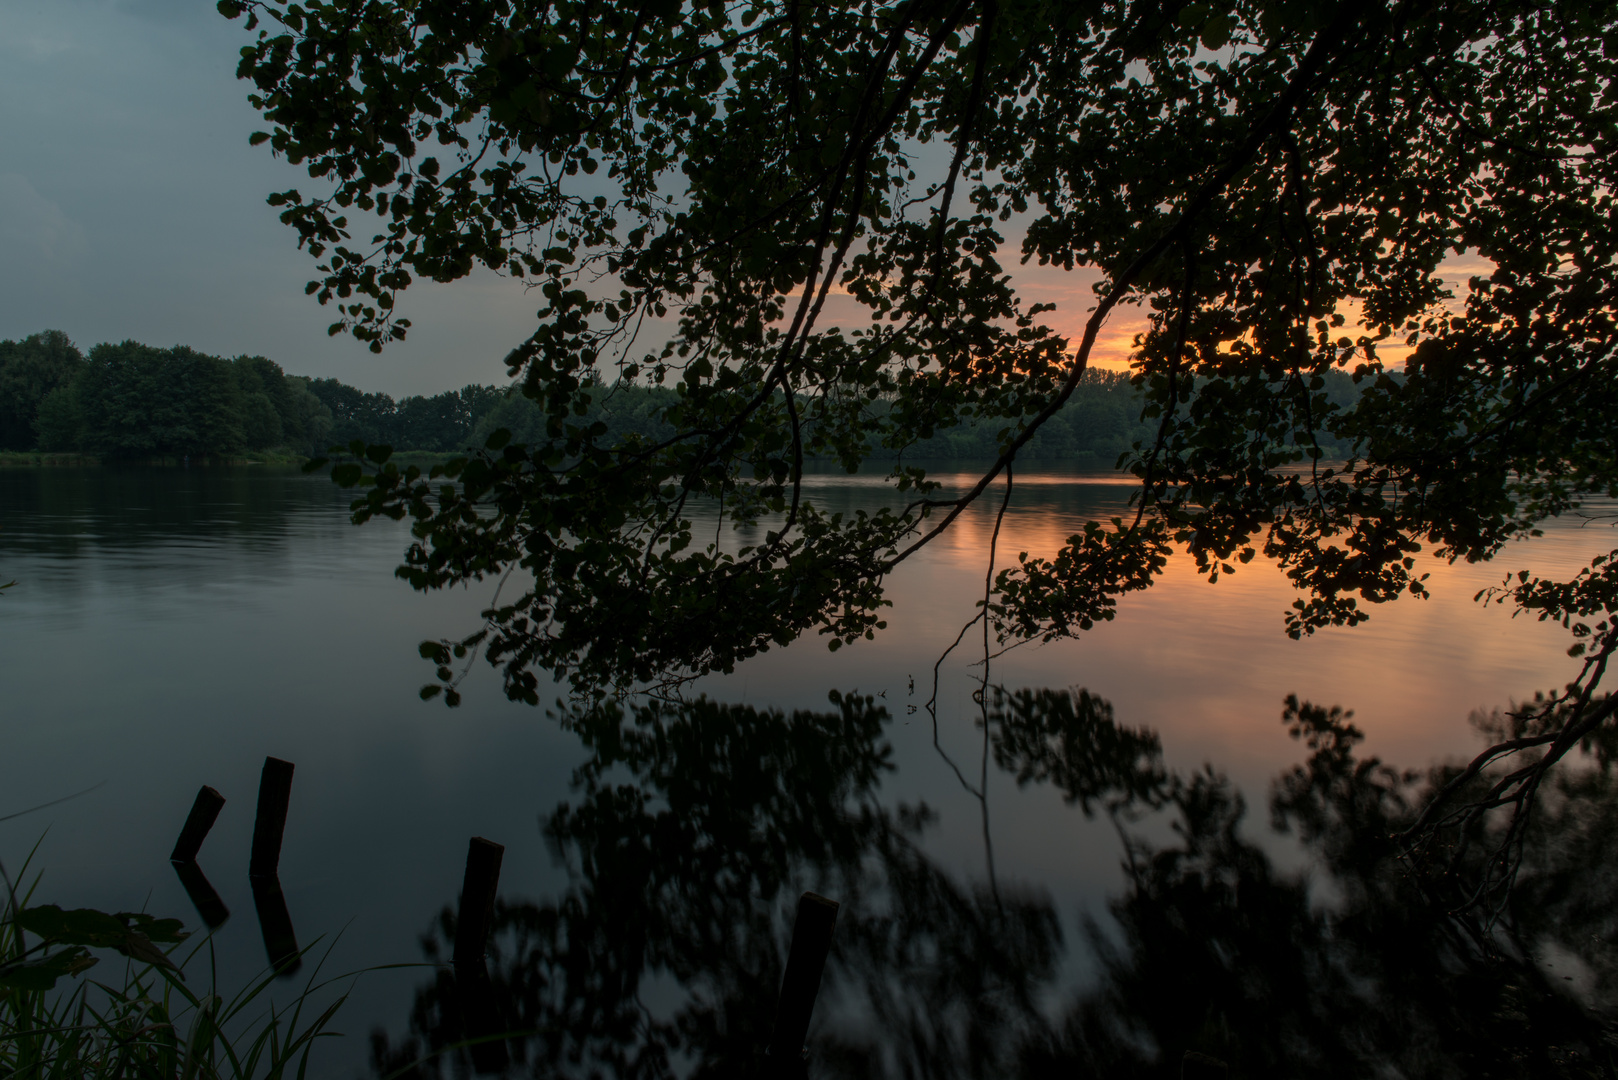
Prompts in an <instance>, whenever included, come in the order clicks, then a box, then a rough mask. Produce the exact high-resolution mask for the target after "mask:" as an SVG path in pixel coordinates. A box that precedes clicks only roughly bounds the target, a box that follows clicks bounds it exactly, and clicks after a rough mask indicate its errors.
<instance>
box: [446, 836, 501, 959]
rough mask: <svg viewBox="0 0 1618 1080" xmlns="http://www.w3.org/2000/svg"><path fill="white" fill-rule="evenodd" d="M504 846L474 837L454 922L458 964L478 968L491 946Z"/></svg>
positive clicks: (469, 850) (470, 846)
mask: <svg viewBox="0 0 1618 1080" xmlns="http://www.w3.org/2000/svg"><path fill="white" fill-rule="evenodd" d="M505 853H506V849H505V847H504V846H503V845H501V844H497V843H495V842H494V841H493V840H485V839H483V837H481V836H474V837H472V842H471V844H470V845H468V847H467V851H466V876H465V878H464V879H463V881H462V883H461V910H460V915H459V917H458V918H457V919H456V920H455V957H454V958H455V963H456V965H461V964H476V963H477V962H478V961H480V960H482V959H483V954H484V952H485V951H486V950H487V948H488V944H489V927H490V924H491V923H493V922H494V894H495V892H496V891H497V890H498V889H499V886H500V860H501V857H502V856H504V855H505Z"/></svg>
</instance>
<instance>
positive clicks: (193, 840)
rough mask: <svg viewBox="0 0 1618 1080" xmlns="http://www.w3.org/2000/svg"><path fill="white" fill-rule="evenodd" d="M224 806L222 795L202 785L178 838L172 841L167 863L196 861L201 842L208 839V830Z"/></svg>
mask: <svg viewBox="0 0 1618 1080" xmlns="http://www.w3.org/2000/svg"><path fill="white" fill-rule="evenodd" d="M224 805H225V797H224V796H223V795H221V794H219V792H217V791H215V790H214V789H213V788H211V787H209V786H208V785H207V784H203V785H202V790H200V791H198V792H197V798H196V801H195V802H193V803H192V804H191V813H190V814H188V815H186V819H185V827H184V828H182V829H181V830H180V838H179V839H178V840H176V841H174V852H173V853H172V854H171V855H169V862H192V861H194V860H195V859H196V857H197V852H198V851H200V850H201V848H202V842H203V840H205V839H207V837H208V830H209V829H211V828H213V823H214V822H215V821H216V820H217V819H218V818H219V808H220V807H222V806H224Z"/></svg>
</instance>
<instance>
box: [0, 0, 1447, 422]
mask: <svg viewBox="0 0 1618 1080" xmlns="http://www.w3.org/2000/svg"><path fill="white" fill-rule="evenodd" d="M247 40H248V35H247V31H246V30H245V29H244V24H243V22H242V21H240V20H237V21H230V20H227V19H225V18H223V17H222V16H220V15H219V13H218V12H217V10H216V9H215V7H214V4H213V2H212V0H0V338H18V337H22V336H25V335H27V334H31V333H35V332H38V331H40V330H45V329H60V330H64V331H66V332H67V334H68V336H69V337H70V338H72V339H73V341H74V342H76V343H77V344H78V345H79V347H80V348H82V349H86V350H87V349H88V348H89V347H90V346H92V345H94V344H96V343H98V342H102V341H122V340H125V339H131V338H132V339H134V340H136V341H140V342H143V343H145V344H149V345H157V346H168V345H176V344H184V345H190V346H192V347H193V348H196V349H200V350H202V351H203V352H208V353H214V354H218V355H223V356H236V355H240V354H243V353H247V354H260V355H264V356H268V357H269V358H270V359H272V360H274V361H276V362H277V363H279V364H280V365H281V366H282V367H283V368H285V369H286V370H287V371H289V372H291V373H293V374H296V375H311V376H320V377H324V376H335V377H336V378H339V379H341V380H343V381H344V382H346V383H349V384H351V385H354V386H358V387H360V388H362V389H364V390H379V391H383V392H386V393H390V394H393V395H395V396H403V395H406V394H434V393H438V392H440V391H443V390H447V389H454V388H457V387H460V386H463V385H465V384H466V383H469V382H478V383H503V382H505V381H506V368H505V365H504V363H503V358H504V356H505V355H506V353H507V352H508V351H509V350H510V349H511V347H512V346H513V345H515V344H516V343H518V342H519V341H521V340H522V339H523V338H525V337H526V336H527V335H528V334H529V333H530V332H531V331H532V329H533V327H534V316H535V311H536V309H537V308H538V307H539V298H538V297H537V296H530V295H529V294H528V292H527V290H526V289H525V288H524V287H523V286H522V285H521V284H519V283H516V282H513V281H510V280H508V279H505V278H502V277H499V276H497V275H495V274H493V273H490V272H487V271H483V272H481V273H479V274H475V275H474V276H473V277H471V278H470V279H467V280H465V281H461V282H457V283H454V284H451V285H435V284H432V283H430V282H418V283H416V284H415V285H413V286H412V287H411V288H410V289H409V290H408V291H407V292H406V293H405V294H404V295H403V296H402V297H401V311H402V313H403V314H404V315H405V316H407V317H408V318H410V319H411V321H412V324H413V327H412V329H411V331H410V336H409V338H408V340H407V341H405V342H404V343H403V344H398V343H394V344H391V345H389V347H388V348H387V349H386V350H385V351H384V352H383V354H382V355H380V356H378V355H375V354H372V353H371V352H370V351H369V350H368V349H367V348H366V346H365V345H363V344H362V343H360V342H357V341H355V340H354V339H353V338H351V337H349V336H347V335H341V336H338V337H335V338H333V337H328V336H327V334H326V327H327V326H328V325H329V324H330V323H331V322H332V321H333V319H334V318H335V314H334V312H333V310H332V309H331V308H322V307H321V306H319V305H318V304H317V303H315V301H314V300H312V299H311V298H309V297H307V296H305V295H304V292H303V287H304V284H305V282H307V281H308V280H309V279H310V278H311V277H313V276H314V275H315V262H314V260H313V259H310V258H309V257H308V256H306V255H305V254H304V253H302V252H300V251H298V250H297V244H296V239H295V236H294V233H293V232H292V230H291V229H289V228H287V227H286V226H283V225H282V224H281V223H280V222H279V221H278V220H277V216H276V214H277V212H276V211H275V210H274V209H273V208H271V207H270V206H268V205H267V204H266V203H265V201H264V200H265V196H266V195H268V194H269V193H270V192H271V191H275V190H282V189H285V188H288V187H300V186H301V187H303V188H305V189H306V190H308V189H309V180H308V177H307V176H306V175H305V174H304V173H303V171H302V170H301V169H298V168H295V167H293V166H290V165H288V164H286V163H285V162H283V161H279V160H277V159H276V158H274V157H273V156H272V155H271V154H270V152H269V150H268V148H267V147H257V148H254V147H249V146H248V144H247V138H248V136H249V135H250V134H251V133H252V132H253V131H255V130H259V129H261V128H262V127H263V126H264V124H263V122H262V120H261V118H260V117H259V116H258V114H257V113H256V112H255V111H254V110H253V109H252V108H251V106H249V105H248V104H247V93H248V87H247V85H246V84H244V83H241V82H238V81H237V80H236V77H235V65H236V59H237V52H238V50H239V49H240V48H241V46H242V45H243V44H244V43H245V42H246V41H247ZM1007 239H1008V244H1007V246H1006V248H1005V249H1003V256H1002V261H1003V262H1004V263H1006V264H1007V268H1008V269H1009V270H1012V271H1013V272H1014V273H1015V276H1016V278H1017V279H1018V282H1019V285H1020V286H1021V287H1022V291H1023V294H1024V296H1025V298H1026V299H1027V301H1028V302H1030V303H1033V302H1049V301H1055V302H1057V303H1058V304H1059V309H1058V311H1057V312H1056V313H1054V314H1053V315H1049V316H1047V317H1046V318H1047V319H1048V320H1049V322H1050V324H1051V325H1052V326H1053V327H1054V328H1055V329H1056V330H1058V331H1059V332H1063V333H1066V334H1069V335H1072V336H1074V337H1076V336H1077V334H1078V333H1079V331H1080V330H1081V328H1082V324H1083V320H1084V317H1085V315H1086V314H1087V312H1088V309H1089V308H1090V306H1091V304H1092V303H1093V298H1092V297H1091V295H1090V292H1089V289H1088V283H1089V278H1088V277H1086V276H1085V275H1082V274H1067V273H1064V272H1062V271H1060V270H1058V269H1055V268H1039V267H1031V266H1030V267H1015V265H1014V264H1015V261H1016V253H1015V244H1016V242H1017V239H1018V238H1017V237H1008V238H1007ZM1463 261H1464V260H1463ZM1453 269H1454V270H1455V271H1457V273H1456V275H1455V276H1457V277H1459V278H1460V280H1464V274H1465V273H1466V272H1473V270H1474V268H1473V267H1471V266H1466V267H1460V266H1457V267H1454V268H1453ZM828 314H833V313H832V312H830V311H829V312H828ZM1140 328H1141V320H1140V313H1139V311H1138V309H1125V310H1122V311H1120V312H1119V313H1118V314H1115V315H1114V317H1113V318H1112V320H1110V322H1109V325H1108V326H1107V327H1106V328H1105V329H1104V330H1103V332H1102V335H1101V337H1100V339H1099V340H1098V343H1097V349H1096V353H1095V355H1094V357H1093V358H1092V359H1093V362H1094V363H1096V364H1097V365H1098V366H1107V367H1112V366H1118V365H1119V364H1120V363H1121V362H1122V361H1123V359H1124V357H1125V356H1126V355H1127V352H1128V346H1129V341H1130V339H1131V337H1132V336H1133V335H1134V334H1135V332H1136V331H1138V330H1139V329H1140ZM1402 351H1403V350H1399V349H1392V350H1385V352H1384V355H1385V356H1386V358H1388V359H1390V360H1397V359H1399V357H1398V356H1397V355H1396V354H1398V353H1400V352H1402Z"/></svg>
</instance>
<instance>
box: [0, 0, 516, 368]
mask: <svg viewBox="0 0 1618 1080" xmlns="http://www.w3.org/2000/svg"><path fill="white" fill-rule="evenodd" d="M246 40H247V35H246V31H245V30H244V29H243V24H242V22H241V21H236V22H230V21H228V20H226V19H224V18H223V17H221V16H220V15H219V13H218V12H217V11H216V10H215V8H214V4H213V0H0V338H17V337H21V336H23V335H26V334H30V333H34V332H35V331H39V330H44V329H47V328H50V329H61V330H65V331H67V333H68V335H69V336H70V337H71V338H72V339H73V340H74V341H75V342H76V343H77V344H78V345H79V346H80V348H83V349H88V348H89V347H90V346H92V345H94V344H96V343H97V342H101V341H122V340H124V339H125V338H133V339H135V340H137V341H141V342H145V343H147V344H151V345H163V346H167V345H175V344H185V345H191V346H193V347H195V348H198V349H201V350H202V351H204V352H210V353H217V354H220V355H225V356H235V355H238V354H240V353H260V354H263V355H265V356H268V357H269V358H270V359H272V360H274V361H276V362H277V363H279V364H280V365H281V366H282V367H284V368H285V369H286V370H287V371H289V372H292V373H294V374H299V375H319V376H326V375H331V376H336V377H337V378H339V379H342V380H343V381H344V382H348V383H352V384H353V385H356V386H359V387H361V388H363V389H366V390H383V391H386V392H388V393H391V394H394V395H396V396H398V395H403V394H410V393H436V392H438V391H440V390H445V389H450V388H453V387H459V386H463V385H465V384H466V383H468V382H482V383H490V382H504V381H505V366H504V364H503V363H502V362H501V360H502V358H503V357H504V356H505V354H506V352H507V350H509V349H510V348H511V346H512V345H513V344H515V343H516V342H518V341H520V340H521V339H522V338H523V337H525V336H526V335H527V334H528V333H529V332H530V331H531V330H532V328H533V321H534V311H535V309H536V308H537V307H538V306H539V304H538V299H539V298H538V297H537V296H536V297H532V298H530V297H528V296H525V295H524V290H523V289H522V287H521V286H518V285H515V284H513V283H512V282H510V281H508V280H505V279H501V278H497V277H495V276H494V275H492V274H490V275H485V276H483V277H481V278H476V279H473V280H470V281H466V282H461V283H458V284H455V285H447V286H446V285H433V284H431V283H422V284H418V285H415V286H413V287H412V288H411V289H410V290H409V291H408V292H406V293H405V294H404V296H403V297H402V304H401V307H402V309H403V311H404V314H406V315H407V316H409V317H410V318H411V319H412V321H413V322H414V324H415V328H414V329H412V331H411V333H410V337H409V340H407V341H406V342H405V343H404V344H403V345H399V344H395V345H393V346H390V347H389V348H388V349H387V351H385V352H384V353H383V354H382V355H381V356H375V355H373V354H372V353H370V352H369V351H368V350H367V349H366V347H365V346H364V345H362V344H360V343H359V342H356V341H354V340H353V339H352V338H350V337H348V336H346V335H344V336H341V337H336V338H329V337H327V336H326V326H327V325H328V324H330V323H331V322H332V320H333V318H334V315H333V312H332V309H330V308H322V307H320V306H319V305H318V304H316V303H315V302H314V300H312V299H311V298H309V297H306V296H304V294H303V285H304V282H306V281H307V280H309V278H310V277H312V276H313V271H314V260H312V259H310V258H309V257H308V256H307V255H305V254H304V253H302V252H300V251H298V250H297V245H296V238H295V236H294V234H293V232H292V230H290V229H288V228H287V227H285V226H283V225H282V224H281V223H280V222H279V221H278V220H276V211H275V210H274V209H272V208H271V207H269V206H267V205H266V204H265V202H264V197H265V196H266V195H267V194H268V193H269V192H270V191H272V190H276V189H284V188H287V187H294V186H300V185H301V186H303V187H305V188H306V189H307V188H308V187H309V186H310V185H309V183H308V177H307V176H306V175H304V174H303V173H302V172H301V170H298V169H295V168H293V167H291V166H288V165H287V164H286V163H285V162H282V161H278V160H276V159H275V158H273V157H271V155H270V153H269V151H268V148H267V147H256V148H254V147H249V146H248V145H247V137H248V135H249V134H250V133H252V132H253V131H254V130H256V129H258V128H260V127H263V124H262V122H261V121H260V120H259V118H258V116H257V114H256V113H255V112H254V111H253V109H252V108H251V107H250V106H249V105H248V104H247V91H248V87H247V84H245V83H241V82H238V81H237V80H236V76H235V68H236V55H237V50H238V49H239V48H240V47H241V46H242V44H243V43H244V42H245V41H246Z"/></svg>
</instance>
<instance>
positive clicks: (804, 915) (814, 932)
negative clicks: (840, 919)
mask: <svg viewBox="0 0 1618 1080" xmlns="http://www.w3.org/2000/svg"><path fill="white" fill-rule="evenodd" d="M836 925H837V901H835V900H828V899H826V898H825V897H824V896H817V895H816V894H814V893H812V892H806V893H804V894H803V895H802V896H801V897H799V898H798V916H797V919H796V920H795V921H794V922H793V924H792V946H791V948H790V949H789V950H788V951H787V968H786V973H785V974H784V975H782V976H781V997H780V999H779V1000H778V1001H777V1002H776V1006H775V1031H774V1033H773V1034H772V1035H771V1036H770V1047H769V1056H770V1060H771V1063H772V1064H773V1066H774V1067H775V1069H776V1070H778V1071H781V1072H787V1073H788V1075H790V1072H788V1070H791V1071H795V1072H800V1073H801V1071H802V1069H803V1053H804V1043H805V1042H806V1041H807V1039H808V1037H809V1017H810V1015H811V1014H812V1013H813V1012H814V1010H815V995H817V994H819V993H820V976H821V974H822V973H823V972H824V971H825V970H826V956H827V954H829V953H830V952H831V935H832V930H833V929H834V928H835V927H836Z"/></svg>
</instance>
